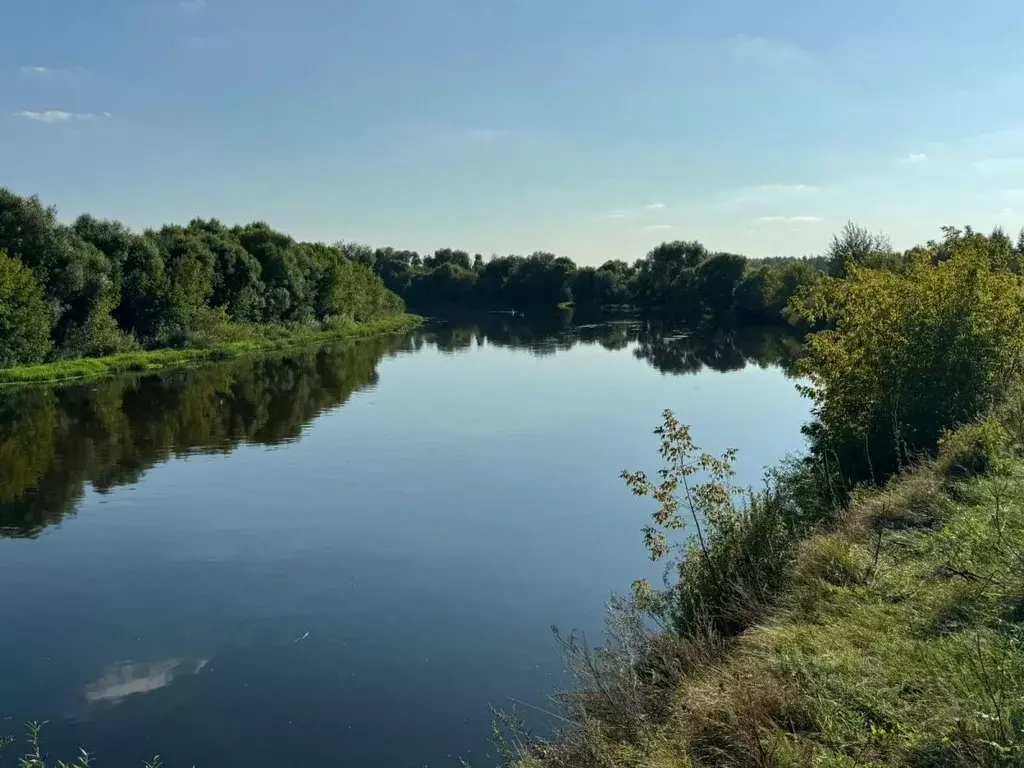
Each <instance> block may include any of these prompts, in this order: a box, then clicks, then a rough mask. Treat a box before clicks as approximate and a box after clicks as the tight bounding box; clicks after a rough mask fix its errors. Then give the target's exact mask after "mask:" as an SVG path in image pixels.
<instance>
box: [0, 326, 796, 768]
mask: <svg viewBox="0 0 1024 768" xmlns="http://www.w3.org/2000/svg"><path fill="white" fill-rule="evenodd" d="M794 347H795V343H794V342H793V341H792V340H790V339H786V338H783V337H779V336H776V335H772V334H767V333H763V332H757V331H749V332H743V333H733V334H717V335H714V336H693V335H689V336H688V335H685V334H674V335H673V334H667V333H665V332H663V331H658V330H656V329H652V328H645V327H643V326H641V325H639V324H637V323H634V322H617V323H603V324H595V325H575V326H573V325H572V324H571V323H570V322H569V321H568V320H566V319H562V320H553V321H551V322H546V323H543V324H538V323H535V322H527V321H526V320H524V319H522V318H513V317H507V316H496V315H491V316H486V317H484V318H479V319H477V320H475V321H474V322H472V323H469V322H466V323H449V324H441V325H437V326H431V327H427V328H424V329H420V330H417V331H414V332H412V333H409V334H405V335H398V336H389V337H381V338H374V339H368V340H365V341H362V342H358V343H348V344H340V345H327V346H323V347H319V348H316V349H311V350H302V351H294V352H289V353H283V354H278V355H275V356H270V357H266V358H261V359H257V360H235V361H230V362H226V363H222V364H217V365H211V366H206V367H202V368H197V369H193V370H182V371H176V372H169V373H164V374H159V375H150V376H135V377H128V378H114V379H106V380H100V381H96V382H92V383H88V384H84V385H81V384H80V385H77V386H68V387H62V388H51V389H47V388H35V389H20V390H7V391H6V392H0V537H2V538H0V583H2V584H3V586H4V590H3V602H2V604H0V626H2V630H0V681H2V685H0V734H3V733H9V734H11V735H14V736H18V737H21V736H22V734H23V725H22V724H23V723H24V722H26V721H28V720H46V721H48V723H47V725H46V726H45V728H44V731H43V734H44V741H45V746H46V748H47V749H48V750H49V751H51V752H52V753H53V756H54V757H60V758H63V759H70V757H71V756H73V755H74V754H75V751H76V750H77V748H78V747H79V746H81V747H85V748H86V749H88V750H90V751H91V752H92V753H94V754H95V755H96V765H99V766H104V765H105V766H137V765H140V764H141V762H142V760H144V759H146V758H148V757H151V756H152V755H154V754H157V753H159V754H160V755H161V756H162V758H163V760H164V764H165V765H166V766H167V768H179V767H186V768H187V767H188V766H193V765H194V766H199V767H200V768H203V767H204V766H207V767H209V768H212V766H217V768H225V766H242V765H245V766H248V767H249V768H262V767H263V766H266V767H267V768H270V766H274V768H280V766H283V765H299V764H305V765H312V764H322V765H335V764H337V765H354V766H382V767H384V768H390V767H391V766H394V767H395V768H405V767H408V768H414V767H416V766H451V768H455V766H457V765H458V761H459V759H460V758H464V759H466V760H468V761H470V762H471V763H472V765H473V766H475V767H477V768H479V766H492V765H494V764H495V763H496V760H495V759H494V757H493V755H492V754H491V753H492V752H493V749H492V748H491V747H490V746H489V744H488V735H489V732H490V723H491V718H492V715H491V711H490V709H489V707H490V706H494V707H496V708H510V707H511V706H512V705H511V704H510V702H512V701H513V700H515V701H519V702H525V703H526V704H527V705H535V706H541V707H547V706H549V703H548V701H547V698H546V697H547V695H548V694H550V693H553V692H555V691H557V690H558V689H560V688H562V687H563V686H564V685H565V683H566V681H565V676H564V674H563V671H562V668H563V664H562V661H561V659H560V657H559V654H558V653H557V651H556V647H555V643H554V642H553V639H552V633H551V626H552V625H557V626H558V627H560V628H562V629H565V630H569V629H579V630H582V631H584V632H586V633H587V635H588V637H589V638H590V639H591V640H592V641H594V640H595V639H596V638H599V637H600V632H601V627H602V623H603V606H604V603H605V601H606V599H607V597H608V596H609V594H610V593H611V592H613V591H616V592H624V591H626V590H628V588H629V585H630V583H631V582H632V581H633V580H634V579H635V578H637V577H639V576H650V575H652V574H656V573H657V572H658V571H657V570H655V569H654V566H652V564H651V563H649V562H648V561H647V558H646V554H645V550H644V548H643V544H642V536H641V533H640V528H641V526H642V525H643V524H644V521H645V520H646V519H647V515H648V514H649V512H650V507H649V506H647V505H646V504H645V503H644V502H643V501H642V500H635V499H633V498H632V497H631V496H630V495H629V492H628V491H627V489H626V488H625V486H624V485H623V483H622V481H621V480H620V479H619V478H618V474H619V472H620V471H621V470H623V469H627V468H628V469H646V470H654V469H656V468H657V467H658V462H657V444H656V442H655V439H654V437H652V435H651V430H652V429H653V428H654V427H655V426H656V425H657V424H658V422H659V421H660V414H661V411H662V410H663V409H665V408H672V409H673V410H675V412H676V413H677V415H678V416H679V418H680V419H681V420H682V421H684V422H686V423H689V424H691V425H692V426H693V431H694V435H695V437H696V439H697V441H698V443H699V444H700V445H701V447H703V448H705V449H709V450H714V451H716V452H719V451H722V450H724V449H726V448H728V447H736V448H738V449H739V451H740V453H739V460H738V469H739V480H740V482H742V483H743V484H750V485H757V484H758V483H759V482H760V478H761V476H762V469H763V468H764V467H765V466H766V465H769V464H773V463H774V462H775V461H777V460H778V459H779V458H780V457H782V456H783V455H784V454H786V453H788V452H791V451H796V450H799V449H800V448H801V447H802V444H803V442H802V438H801V435H800V426H801V424H802V423H803V422H805V421H806V420H807V418H808V415H809V403H808V402H807V401H806V400H804V399H803V398H801V397H800V395H799V394H798V393H797V391H796V387H795V381H794V379H792V378H791V377H790V376H789V375H787V368H788V366H789V364H790V362H791V356H792V353H793V351H794ZM530 711H531V710H528V709H527V710H526V712H527V713H528V712H530ZM12 749H13V748H12Z"/></svg>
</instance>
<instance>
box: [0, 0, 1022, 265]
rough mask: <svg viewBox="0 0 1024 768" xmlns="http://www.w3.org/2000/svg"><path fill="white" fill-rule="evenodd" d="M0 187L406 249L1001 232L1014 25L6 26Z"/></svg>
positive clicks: (917, 237)
mask: <svg viewBox="0 0 1024 768" xmlns="http://www.w3.org/2000/svg"><path fill="white" fill-rule="evenodd" d="M4 28H5V31H6V32H7V34H5V35H4V44H3V46H0V184H3V185H7V186H10V187H11V188H13V189H14V190H15V191H17V192H20V193H37V194H39V195H40V196H41V197H42V198H43V199H44V200H46V201H47V202H52V203H55V204H57V205H58V207H59V208H60V212H61V215H62V217H63V218H67V219H70V218H73V217H74V216H76V215H77V214H78V213H81V212H83V211H89V212H91V213H93V214H96V215H99V216H104V217H112V218H117V219H121V220H123V221H125V222H126V223H128V224H130V225H131V226H133V227H138V228H141V227H145V226H152V225H159V224H162V223H164V222H168V221H186V220H188V219H189V218H191V217H193V216H196V215H202V216H216V217H218V218H221V219H223V220H226V221H230V222H236V221H249V220H252V219H265V220H267V221H269V222H271V223H272V224H274V225H275V226H277V227H279V228H281V229H284V230H286V231H288V232H290V233H292V234H294V235H296V236H298V237H302V238H308V239H322V240H327V241H333V240H338V239H347V240H356V241H360V242H367V243H370V244H374V245H385V244H390V245H395V246H399V247H408V248H416V249H418V250H421V251H425V250H430V249H433V248H436V247H441V246H445V245H451V246H457V247H463V248H466V249H467V250H470V251H473V252H477V251H479V252H481V253H484V254H490V253H493V252H501V253H507V252H520V253H527V252H530V251H533V250H551V251H554V252H557V253H559V254H564V255H567V256H571V257H572V258H574V259H576V260H577V261H580V262H583V263H599V262H601V261H603V260H605V259H607V258H626V259H629V260H632V259H634V258H636V257H638V256H641V255H643V253H644V252H646V251H647V250H649V249H650V248H651V247H652V246H653V245H655V244H656V243H658V242H660V241H662V240H666V239H675V238H684V239H691V238H697V239H700V240H702V241H704V242H705V243H706V244H707V245H708V246H709V247H711V248H714V249H721V250H731V251H735V252H739V253H746V254H749V255H753V256H768V255H775V254H807V253H816V252H820V251H821V250H822V249H823V248H824V247H825V245H826V243H827V241H828V238H829V236H830V235H831V233H832V232H834V231H836V230H837V229H838V228H839V227H841V226H842V224H843V223H844V222H845V221H846V220H847V219H850V218H852V219H854V220H857V221H859V222H861V223H863V224H865V225H867V226H869V227H870V228H872V229H880V230H883V231H885V232H886V233H888V234H889V235H890V236H891V238H892V240H893V242H894V244H896V245H898V246H909V245H911V244H913V243H915V242H920V241H923V240H925V239H927V238H929V237H931V236H933V235H935V234H936V233H937V231H938V227H939V226H940V225H942V224H946V223H958V224H962V223H972V224H974V225H976V226H978V227H984V228H989V227H992V226H994V225H996V224H1001V225H1003V226H1004V227H1007V228H1009V229H1012V230H1014V231H1016V230H1017V229H1018V228H1019V227H1020V226H1021V225H1022V224H1024V98H1022V94H1024V65H1022V64H1021V61H1022V58H1021V55H1020V50H1021V42H1022V40H1024V13H1021V11H1020V9H1019V5H1018V2H1017V0H979V1H977V2H974V3H964V2H962V0H956V1H954V0H885V1H883V0H862V1H861V2H858V3H839V2H836V1H834V0H816V2H810V1H805V0H776V1H775V2H771V3H768V2H763V1H762V0H718V1H717V2H705V1H704V0H690V1H689V2H684V1H683V0H587V1H586V2H584V0H500V1H499V0H348V1H347V2H342V1H341V0H335V1H334V2H331V1H330V0H180V1H178V0H167V1H166V2H163V1H162V0H152V2H150V0H89V2H88V3H86V2H83V1H82V0H32V1H31V2H26V1H22V2H18V1H17V0H12V2H11V3H9V4H8V7H6V8H5V10H4Z"/></svg>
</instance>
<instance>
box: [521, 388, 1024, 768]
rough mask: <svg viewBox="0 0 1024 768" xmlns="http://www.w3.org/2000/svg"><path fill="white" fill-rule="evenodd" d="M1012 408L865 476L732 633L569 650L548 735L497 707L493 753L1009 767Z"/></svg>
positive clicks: (1016, 508)
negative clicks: (877, 483)
mask: <svg viewBox="0 0 1024 768" xmlns="http://www.w3.org/2000/svg"><path fill="white" fill-rule="evenodd" d="M1021 413H1024V394H1021V393H1019V392H1018V393H1017V394H1015V396H1013V397H1012V398H1010V399H1009V400H1008V401H1007V402H1005V403H1004V404H1003V405H1002V406H1001V407H1000V408H998V409H996V412H995V413H994V414H993V415H990V416H989V417H987V418H985V419H982V420H979V421H977V422H974V423H970V424H967V425H965V426H964V427H961V428H960V429H959V430H957V431H955V432H953V433H950V434H949V435H948V436H947V438H946V440H945V441H944V443H943V445H942V446H941V447H940V450H939V451H938V455H937V456H936V457H935V458H933V459H927V460H922V461H921V462H920V463H919V464H917V465H916V466H912V467H909V468H907V469H906V470H904V471H903V472H901V473H899V474H897V475H896V476H895V477H893V478H892V479H891V480H890V482H889V483H888V484H886V485H885V486H883V487H867V486H862V487H860V488H858V489H857V490H856V491H855V492H854V493H853V496H852V498H851V499H850V502H849V504H848V505H847V506H846V507H845V508H844V509H843V510H842V511H841V513H840V514H839V516H838V518H837V519H835V520H834V521H832V522H831V523H829V524H824V525H821V526H819V527H816V529H815V530H813V531H812V533H811V534H810V535H809V536H807V537H805V538H802V539H801V540H800V541H799V542H798V543H797V544H796V547H795V552H794V556H793V557H792V560H791V561H790V562H789V563H788V564H787V566H786V576H785V579H784V580H785V583H786V584H785V587H784V588H783V589H782V590H781V591H780V592H779V593H778V594H777V595H776V596H775V597H774V599H773V600H772V601H771V602H772V604H771V605H770V606H764V607H767V610H765V611H763V612H761V613H760V615H758V616H757V617H756V619H754V620H753V621H752V622H751V625H750V627H749V628H748V629H747V630H746V631H743V632H742V633H740V634H739V635H738V636H736V637H733V638H729V637H725V636H721V635H715V634H713V633H712V634H709V635H708V636H707V637H703V638H692V637H691V638H683V637H681V636H677V635H676V634H674V633H672V632H670V631H664V632H662V631H656V632H653V633H652V634H650V635H648V634H646V633H645V632H644V631H642V630H637V631H636V632H635V633H634V634H633V635H632V638H633V639H632V640H631V641H629V642H627V645H626V646H622V647H619V646H616V645H615V643H614V642H613V644H612V647H611V648H609V649H608V650H607V651H603V653H608V654H610V655H606V656H604V657H601V656H600V655H596V656H590V655H588V656H585V657H583V658H579V657H572V655H571V654H570V660H571V662H572V666H573V668H574V669H577V670H578V673H579V674H580V683H581V687H580V688H578V689H576V690H574V691H572V692H570V693H568V694H567V695H566V696H565V697H564V698H563V699H560V700H561V701H564V702H566V703H567V707H566V708H565V711H564V712H563V714H564V715H565V719H564V722H565V723H566V725H565V726H564V727H563V728H562V729H561V730H560V731H559V733H558V734H557V735H556V736H555V737H554V740H553V741H547V740H544V739H536V738H534V737H533V736H532V735H526V734H524V733H523V732H521V731H519V730H518V727H519V726H518V724H517V723H518V721H515V720H514V719H513V720H507V721H506V722H505V725H509V726H510V729H511V731H512V733H511V735H512V737H513V740H512V741H511V742H505V744H504V746H505V747H506V749H507V750H508V751H507V752H506V763H505V764H506V765H508V766H511V767H512V768H567V766H574V767H575V766H591V765H616V766H619V765H645V766H658V767H659V768H697V767H698V766H712V765H725V764H727V765H735V766H750V767H751V768H763V767H764V766H768V765H771V766H797V765H811V764H814V765H836V766H838V765H846V764H847V761H849V757H848V755H849V754H851V753H853V754H856V755H859V756H860V759H861V760H862V761H863V762H858V763H857V764H870V765H879V766H882V765H885V766H897V765H922V766H925V765H927V766H932V765H935V766H937V765H952V764H956V765H992V766H997V765H999V766H1001V765H1007V766H1009V765H1020V764H1021V762H1020V761H1021V760H1024V729H1022V723H1024V708H1022V706H1021V702H1024V623H1022V622H1024V578H1022V574H1021V571H1020V567H1019V562H1020V554H1019V553H1020V552H1021V551H1022V548H1024V512H1022V510H1024V457H1022V456H1021V453H1020V450H1019V446H1020V445H1021V444H1022V443H1021V439H1022V433H1021V424H1024V422H1021V421H1020V414H1021ZM616 615H617V616H618V620H619V622H620V623H623V622H624V623H623V626H625V625H627V624H629V621H630V615H629V614H622V615H618V614H616ZM609 626H610V627H612V626H613V624H610V625H609ZM636 626H637V627H640V626H642V625H639V624H638V625H636ZM610 636H611V637H616V635H615V634H614V633H612V634H611V635H610ZM627 636H628V635H627ZM581 661H582V662H583V663H582V664H580V662H581ZM849 764H850V765H853V764H854V763H853V762H850V763H849Z"/></svg>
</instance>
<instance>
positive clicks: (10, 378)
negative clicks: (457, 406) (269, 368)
mask: <svg viewBox="0 0 1024 768" xmlns="http://www.w3.org/2000/svg"><path fill="white" fill-rule="evenodd" d="M421 322H422V318H421V317H418V316H416V315H408V314H404V315H396V316H393V317H386V318H382V319H380V320H374V321H371V322H365V323H355V322H349V323H343V324H334V325H332V326H330V327H327V328H324V329H313V328H309V327H300V328H288V327H285V326H270V327H259V328H255V327H252V328H243V327H237V328H236V329H235V330H236V332H235V333H234V334H233V335H234V338H230V339H224V340H221V341H214V342H211V343H209V344H204V345H202V346H195V347H187V348H184V349H154V350H145V351H138V352H126V353H123V354H119V355H110V356H107V357H81V358H74V359H71V360H58V361H55V362H51V363H43V364H40V365H26V366H17V367H13V368H4V369H0V384H7V385H14V384H40V383H52V382H58V381H67V380H71V379H91V378H96V377H100V376H108V375H111V374H117V373H130V372H145V371H158V370H163V369H166V368H175V367H180V366H184V365H192V364H196V363H202V362H206V361H213V360H226V359H229V358H232V357H239V356H242V355H254V354H259V353H261V352H267V351H271V350H280V349H286V348H288V347H293V346H298V345H303V344H312V343H318V342H325V341H332V340H335V339H348V338H361V337H366V336H375V335H378V334H382V333H395V332H398V331H404V330H408V329H410V328H413V327H415V326H416V325H419V324H420V323H421Z"/></svg>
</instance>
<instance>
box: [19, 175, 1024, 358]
mask: <svg viewBox="0 0 1024 768" xmlns="http://www.w3.org/2000/svg"><path fill="white" fill-rule="evenodd" d="M960 232H961V230H956V229H954V228H952V227H949V228H946V230H945V237H946V241H948V240H949V239H950V238H951V237H954V236H958V234H959V233H960ZM966 232H967V233H968V234H971V232H970V229H969V228H968V229H967V230H966ZM990 237H991V238H992V240H993V242H994V244H996V245H999V247H1000V248H1001V249H1002V250H1005V252H1006V259H1007V260H1009V261H1012V262H1013V264H1015V265H1019V263H1020V261H1021V259H1020V255H1021V253H1022V251H1024V241H1018V243H1017V244H1016V245H1015V244H1013V243H1012V242H1011V241H1010V239H1009V237H1007V236H1006V235H1005V234H1004V233H1003V232H1002V231H1001V230H997V231H995V232H993V233H992V235H991V236H990ZM944 242H945V241H944ZM929 247H934V248H936V249H939V250H941V245H940V244H937V243H934V242H933V243H929ZM909 253H910V252H907V253H902V254H901V253H898V252H896V251H894V250H893V248H892V247H891V246H890V244H889V242H888V240H887V239H886V238H885V237H884V236H882V235H876V234H873V233H871V232H869V231H867V230H865V229H863V228H862V227H859V226H856V225H854V224H852V223H850V224H847V225H846V227H845V228H844V229H843V231H842V232H841V233H839V234H837V235H836V236H835V237H834V238H833V239H832V242H831V244H830V246H829V248H828V251H827V252H826V253H825V254H823V255H821V256H816V257H804V258H781V257H780V258H770V259H748V258H746V257H744V256H740V255H737V254H732V253H723V252H716V251H711V250H709V249H707V248H705V247H704V246H703V245H702V244H701V243H699V242H696V241H678V240H677V241H673V242H666V243H662V244H661V245H659V246H657V247H656V248H654V249H653V250H652V251H651V252H650V253H648V254H647V255H646V256H644V257H643V258H640V259H637V260H636V261H634V262H633V263H631V264H630V263H627V262H626V261H621V260H614V261H607V262H605V263H604V264H602V265H601V266H599V267H592V266H580V265H577V264H576V263H574V262H573V261H572V260H571V259H568V258H566V257H563V256H556V255H554V254H551V253H542V252H538V253H534V254H532V255H529V256H491V257H490V258H487V259H485V258H484V257H483V256H482V255H481V254H475V255H473V256H471V255H470V254H469V253H468V252H467V251H463V250H456V249H451V248H442V249H439V250H436V251H434V252H433V253H432V254H429V255H422V254H420V253H417V252H416V251H407V250H397V249H394V248H372V247H369V246H365V245H358V244H354V243H347V242H341V243H336V244H333V245H326V244H324V243H311V242H302V241H298V240H295V239H293V238H292V237H290V236H288V235H286V234H284V233H282V232H279V231H277V230H275V229H273V228H271V227H270V226H269V225H268V224H265V223H263V222H254V223H251V224H246V225H244V226H237V225H236V226H229V225H226V224H223V223H221V222H219V221H217V220H216V219H208V220H206V219H193V220H192V221H190V222H189V223H188V224H187V225H184V226H181V225H165V226H163V227H161V228H160V229H148V230H146V231H144V232H141V233H137V232H133V231H132V230H130V229H128V228H127V227H126V226H124V225H123V224H120V223H119V222H116V221H110V220H99V219H96V218H94V217H92V216H90V215H88V214H85V215H82V216H80V217H79V218H77V219H76V220H75V221H74V222H73V223H71V224H63V223H61V222H59V221H58V219H57V211H56V209H55V208H53V207H47V206H45V205H44V204H43V203H42V202H41V201H40V200H39V199H38V198H36V197H22V196H19V195H16V194H14V193H13V192H11V191H9V190H7V189H4V188H0V367H9V366H13V365H25V364H33V363H39V362H43V361H49V360H60V359H67V358H75V357H87V356H99V355H107V354H113V353H118V352H131V351H136V350H143V349H157V348H171V347H189V346H196V347H210V346H216V345H218V344H221V343H224V342H228V341H232V340H238V339H240V338H246V336H247V334H248V336H249V337H252V335H253V334H256V335H258V334H260V333H263V332H264V331H261V330H260V329H261V328H265V327H266V326H279V327H284V328H296V329H308V328H314V329H330V328H332V327H342V326H344V324H346V323H347V324H351V323H361V322H366V321H372V320H376V319H379V318H382V317H387V316H391V315H399V314H401V313H403V312H404V311H405V307H406V305H408V306H409V307H410V308H412V309H414V310H417V311H420V312H423V313H442V312H444V311H445V310H451V309H471V310H521V311H522V310H538V309H545V310H550V309H554V308H555V307H557V306H559V305H564V304H569V303H571V304H573V305H574V306H575V308H576V309H577V310H578V311H583V312H588V311H597V310H601V309H606V308H609V307H628V308H631V309H633V310H635V311H637V312H639V313H641V314H646V315H651V316H658V317H660V318H665V319H668V320H670V321H671V322H673V323H676V324H682V325H686V326H690V327H697V326H702V325H707V326H717V327H721V326H727V325H765V324H776V323H786V322H794V320H793V318H791V317H790V309H789V307H790V304H791V299H792V298H793V297H794V296H795V295H797V293H799V292H801V291H805V290H807V289H808V288H809V287H810V286H812V285H813V284H814V283H815V282H817V281H818V280H819V279H820V278H821V277H822V276H823V275H825V274H831V275H833V276H842V275H843V274H844V271H845V270H846V269H847V265H848V264H850V263H859V264H864V265H867V266H880V267H886V268H889V269H896V270H899V269H900V268H901V267H902V265H904V264H905V263H906V259H907V258H908V254H909Z"/></svg>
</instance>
